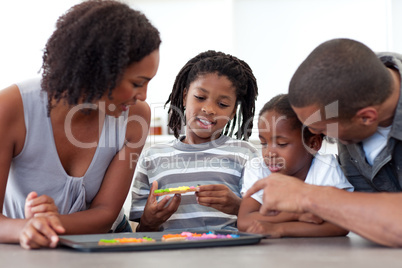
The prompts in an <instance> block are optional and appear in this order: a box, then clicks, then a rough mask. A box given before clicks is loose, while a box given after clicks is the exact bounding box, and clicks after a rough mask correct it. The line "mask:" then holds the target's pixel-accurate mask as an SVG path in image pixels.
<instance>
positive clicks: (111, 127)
mask: <svg viewBox="0 0 402 268" xmlns="http://www.w3.org/2000/svg"><path fill="white" fill-rule="evenodd" d="M18 87H19V89H20V92H21V96H22V101H23V105H24V117H25V118H24V119H25V126H26V130H27V132H26V137H25V144H24V148H23V149H22V151H21V153H20V154H19V155H18V156H16V157H14V158H13V160H12V164H11V168H10V173H9V178H8V182H7V188H6V195H5V200H4V205H3V214H4V215H6V216H7V217H10V218H24V205H25V198H26V196H27V195H28V193H30V192H31V191H36V192H37V193H38V194H39V195H42V194H46V195H48V196H50V197H52V198H53V199H54V201H55V203H56V205H57V207H58V209H59V213H60V214H69V213H74V212H77V211H82V210H86V209H88V208H89V206H90V204H91V202H92V200H93V198H94V197H95V195H96V193H97V192H98V190H99V188H100V185H101V183H102V180H103V177H104V175H105V172H106V170H107V168H108V166H109V164H110V162H111V161H112V159H113V157H114V156H115V155H116V153H117V152H118V151H119V150H120V149H121V148H122V147H123V145H124V140H125V134H126V127H127V115H128V111H126V112H125V113H124V114H122V116H120V117H118V118H115V117H111V116H106V118H105V121H104V125H103V128H102V134H101V136H100V140H99V142H98V146H97V149H96V152H95V155H94V157H93V159H92V162H91V164H90V166H89V168H88V170H87V171H86V173H85V175H84V176H83V177H80V178H77V177H72V176H69V175H68V174H67V173H66V171H65V170H64V168H63V166H62V164H61V162H60V158H59V156H58V154H57V150H56V146H55V142H54V137H53V130H52V124H51V121H50V118H49V117H48V116H47V94H46V92H44V91H41V86H40V79H34V80H29V81H25V82H23V83H20V84H18ZM120 216H121V215H120ZM121 217H122V216H121Z"/></svg>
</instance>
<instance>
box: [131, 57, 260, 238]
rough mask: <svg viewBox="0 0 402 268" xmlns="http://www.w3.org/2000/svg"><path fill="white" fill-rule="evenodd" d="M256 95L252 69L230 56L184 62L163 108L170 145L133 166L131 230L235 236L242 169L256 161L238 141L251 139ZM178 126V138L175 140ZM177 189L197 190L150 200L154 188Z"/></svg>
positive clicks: (254, 154) (255, 155) (254, 153)
mask: <svg viewBox="0 0 402 268" xmlns="http://www.w3.org/2000/svg"><path fill="white" fill-rule="evenodd" d="M257 94H258V89H257V83H256V79H255V77H254V75H253V73H252V70H251V69H250V67H249V66H248V65H247V64H246V63H245V62H244V61H242V60H239V59H237V58H236V57H233V56H231V55H228V54H225V53H222V52H215V51H206V52H204V53H200V54H199V55H198V56H196V57H194V58H193V59H191V60H190V61H189V62H187V64H186V65H185V66H184V67H183V68H182V69H181V71H180V72H179V74H178V75H177V77H176V81H175V83H174V86H173V91H172V93H171V94H170V96H169V99H168V101H167V102H166V104H168V103H169V102H170V107H169V115H170V119H169V127H170V128H171V129H172V130H173V132H174V135H175V137H176V138H177V139H176V140H174V141H172V142H170V143H168V144H157V145H155V146H152V147H151V148H149V149H148V150H146V151H144V152H143V154H142V155H141V157H140V160H139V165H138V169H137V173H136V176H135V178H134V184H133V189H132V206H131V211H130V220H133V221H137V222H139V225H138V226H137V231H160V230H178V229H180V230H183V229H186V230H197V229H199V230H200V229H210V230H219V229H229V230H237V228H236V221H237V214H238V210H239V207H240V202H241V187H242V184H243V180H242V174H243V170H244V167H245V165H246V162H247V161H248V160H249V159H251V158H258V151H257V150H256V149H255V148H254V147H253V146H252V145H251V144H249V143H248V142H246V141H241V140H240V139H242V138H244V139H245V140H247V139H248V137H249V135H250V134H251V130H252V120H253V116H254V110H255V108H254V107H255V106H254V105H255V99H256V97H257ZM183 123H184V124H185V136H181V137H179V133H180V131H181V127H182V125H183ZM235 127H237V132H236V133H235V136H236V138H237V139H232V138H230V137H231V136H232V134H233V132H234V131H235ZM158 186H159V187H158ZM179 186H195V187H197V192H196V194H195V195H194V193H186V194H183V195H180V194H176V195H174V196H173V197H171V196H164V197H157V196H155V195H154V191H155V190H156V189H158V188H160V189H164V188H176V187H179Z"/></svg>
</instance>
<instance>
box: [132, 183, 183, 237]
mask: <svg viewBox="0 0 402 268" xmlns="http://www.w3.org/2000/svg"><path fill="white" fill-rule="evenodd" d="M157 189H158V182H157V181H154V182H153V183H152V186H151V190H150V193H149V196H148V200H147V203H146V204H145V208H144V213H143V214H142V216H141V221H140V224H139V225H138V226H137V231H138V232H144V231H159V227H160V226H161V225H162V224H163V223H164V222H165V221H167V220H168V219H169V218H170V216H172V214H173V213H175V212H176V211H177V209H178V208H179V205H180V201H181V195H180V194H175V195H174V197H173V198H171V196H165V197H164V198H163V199H162V200H161V201H159V203H158V201H157V200H156V196H155V195H154V191H155V190H157ZM170 199H172V201H171V202H170V203H169V204H168V205H167V203H168V202H169V200H170Z"/></svg>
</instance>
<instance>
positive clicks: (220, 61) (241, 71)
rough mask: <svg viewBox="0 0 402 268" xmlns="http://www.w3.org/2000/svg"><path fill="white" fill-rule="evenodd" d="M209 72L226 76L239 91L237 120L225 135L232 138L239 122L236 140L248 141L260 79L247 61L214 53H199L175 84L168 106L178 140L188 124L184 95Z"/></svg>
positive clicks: (170, 124) (182, 70) (234, 120)
mask: <svg viewBox="0 0 402 268" xmlns="http://www.w3.org/2000/svg"><path fill="white" fill-rule="evenodd" d="M209 73H217V74H218V75H222V76H226V77H227V78H228V79H229V81H231V82H232V84H233V86H234V87H235V88H236V103H237V112H236V114H235V116H234V117H233V119H232V120H231V121H229V122H228V123H227V124H226V126H225V128H224V131H223V134H224V135H228V136H232V135H233V132H234V130H235V127H236V122H237V121H238V125H237V132H236V133H235V136H236V138H237V139H242V138H243V139H244V140H248V138H249V137H250V135H251V132H252V128H253V117H254V111H255V101H256V99H257V95H258V87H257V80H256V78H255V77H254V74H253V72H252V70H251V68H250V66H249V65H248V64H247V63H246V62H244V61H242V60H240V59H238V58H236V57H234V56H232V55H229V54H225V53H223V52H217V51H214V50H208V51H206V52H202V53H200V54H198V55H197V56H196V57H194V58H192V59H191V60H189V61H188V62H187V63H186V65H184V67H183V68H182V69H181V70H180V72H179V74H178V75H177V77H176V80H175V82H174V85H173V90H172V93H171V94H170V96H169V99H168V100H167V101H166V103H165V106H166V105H167V104H168V103H169V102H170V107H169V111H168V114H169V122H168V126H169V127H170V128H171V129H172V130H173V133H174V135H175V137H176V138H178V137H179V134H180V131H181V127H182V125H183V123H184V124H185V123H186V122H185V118H184V105H183V92H184V91H185V90H186V89H188V88H189V87H190V84H191V83H192V82H194V81H195V80H196V79H197V78H198V77H199V76H201V75H205V74H209Z"/></svg>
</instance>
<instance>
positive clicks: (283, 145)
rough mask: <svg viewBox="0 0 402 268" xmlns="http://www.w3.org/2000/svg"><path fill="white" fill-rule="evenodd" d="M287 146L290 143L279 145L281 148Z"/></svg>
mask: <svg viewBox="0 0 402 268" xmlns="http://www.w3.org/2000/svg"><path fill="white" fill-rule="evenodd" d="M286 145H288V143H278V146H279V147H286Z"/></svg>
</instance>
